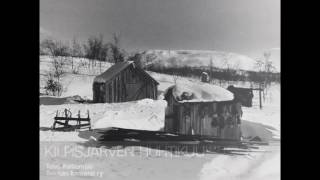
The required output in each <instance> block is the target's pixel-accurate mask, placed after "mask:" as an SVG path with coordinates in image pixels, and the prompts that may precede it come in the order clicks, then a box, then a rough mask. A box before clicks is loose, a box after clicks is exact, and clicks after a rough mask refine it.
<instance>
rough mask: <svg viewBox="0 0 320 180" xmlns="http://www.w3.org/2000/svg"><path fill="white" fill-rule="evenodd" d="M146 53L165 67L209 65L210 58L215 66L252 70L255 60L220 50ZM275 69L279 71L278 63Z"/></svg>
mask: <svg viewBox="0 0 320 180" xmlns="http://www.w3.org/2000/svg"><path fill="white" fill-rule="evenodd" d="M146 55H154V56H155V57H156V59H155V60H154V61H153V64H155V65H159V66H165V67H182V66H188V67H201V66H209V65H210V61H211V59H212V61H213V66H214V67H216V68H222V69H226V68H231V69H242V70H252V71H256V69H255V63H256V62H255V60H254V59H252V58H250V57H248V56H245V55H241V54H236V53H230V52H222V51H200V50H149V51H146ZM274 64H275V65H276V69H277V71H280V66H278V63H274Z"/></svg>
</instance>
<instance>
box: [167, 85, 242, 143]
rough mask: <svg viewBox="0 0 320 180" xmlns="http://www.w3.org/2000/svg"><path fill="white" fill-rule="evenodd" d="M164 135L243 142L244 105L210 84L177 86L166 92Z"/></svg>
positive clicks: (231, 95) (224, 90)
mask: <svg viewBox="0 0 320 180" xmlns="http://www.w3.org/2000/svg"><path fill="white" fill-rule="evenodd" d="M165 100H166V101H167V103H168V106H167V109H166V114H165V128H164V129H165V131H166V132H171V133H178V134H187V135H201V136H210V137H219V138H223V139H231V140H240V137H241V128H240V125H241V116H242V109H241V103H238V102H236V101H234V97H233V94H232V93H231V92H229V91H228V90H226V89H224V88H221V87H218V86H214V85H210V84H208V83H201V84H191V85H186V84H183V85H178V84H176V85H174V86H172V87H170V88H168V89H167V91H166V92H165Z"/></svg>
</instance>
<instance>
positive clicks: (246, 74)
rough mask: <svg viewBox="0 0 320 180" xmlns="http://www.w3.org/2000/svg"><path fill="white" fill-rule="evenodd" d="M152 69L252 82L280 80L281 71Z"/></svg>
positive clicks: (155, 67)
mask: <svg viewBox="0 0 320 180" xmlns="http://www.w3.org/2000/svg"><path fill="white" fill-rule="evenodd" d="M149 70H150V71H154V72H158V73H164V74H171V75H179V76H184V77H197V78H201V74H202V72H210V73H209V76H210V79H218V80H225V81H251V82H257V83H259V82H265V80H266V79H268V81H269V82H280V73H274V72H263V71H260V72H256V71H239V70H233V69H218V68H214V70H210V69H208V68H204V67H188V66H184V67H164V66H150V67H149Z"/></svg>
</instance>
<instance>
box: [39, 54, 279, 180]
mask: <svg viewBox="0 0 320 180" xmlns="http://www.w3.org/2000/svg"><path fill="white" fill-rule="evenodd" d="M52 61H53V60H52V58H51V57H49V56H40V77H39V78H40V81H39V82H40V93H42V95H40V107H39V108H40V150H41V152H42V153H45V154H42V155H40V177H41V179H57V176H59V179H64V178H65V179H81V178H82V177H81V175H79V176H76V175H73V176H72V175H70V174H68V173H66V172H65V174H63V171H62V172H61V174H52V175H48V174H50V172H48V169H51V170H52V171H53V172H54V173H57V172H60V171H59V170H61V169H64V170H66V168H65V167H64V166H66V167H67V166H68V165H69V166H71V165H72V164H77V165H79V164H90V165H91V166H92V167H91V166H90V168H91V170H94V171H95V173H96V174H95V175H94V176H93V177H94V178H99V175H100V174H103V178H104V179H149V178H152V179H164V178H167V179H280V84H278V83H273V84H272V85H271V86H270V87H269V89H268V94H267V95H266V97H265V98H264V101H263V108H262V109H260V108H259V102H258V97H259V96H258V94H255V95H254V99H253V107H251V108H246V107H243V117H242V124H241V130H242V135H243V137H246V138H253V137H256V136H259V137H260V138H261V139H262V140H263V141H268V142H269V145H267V146H259V148H258V149H253V150H251V151H244V152H239V154H238V155H235V154H232V153H231V154H224V153H217V152H210V153H204V154H202V153H192V154H188V153H183V154H175V153H173V152H164V150H161V152H157V153H152V152H153V150H152V149H148V148H147V147H133V148H134V149H132V147H125V148H121V147H118V148H117V147H115V148H114V149H107V150H108V153H109V154H108V155H109V156H108V157H105V156H103V155H101V154H100V155H96V156H94V155H93V156H91V155H88V156H84V157H81V158H77V157H73V156H71V155H69V156H58V157H56V156H55V155H53V156H54V157H51V156H52V154H49V155H48V154H46V153H48V152H46V149H47V148H48V147H50V146H54V147H55V148H58V149H59V148H60V149H64V148H66V147H69V148H70V147H78V148H80V149H81V150H82V151H93V152H95V151H101V149H103V148H104V147H97V146H96V145H95V142H96V140H97V139H98V138H99V134H98V133H94V131H91V132H88V131H87V132H86V131H71V132H59V131H52V130H51V129H50V128H51V127H52V124H53V121H54V120H53V118H54V117H55V115H56V111H57V110H60V111H62V110H64V109H65V108H67V109H70V111H71V112H72V113H73V114H77V112H78V111H80V112H81V113H83V116H85V115H86V114H85V113H86V112H87V111H89V112H90V117H91V127H92V129H93V130H94V129H104V128H111V127H118V128H126V129H140V130H154V131H162V129H163V127H164V118H165V107H166V105H167V102H166V101H165V100H163V98H164V97H163V94H164V92H165V91H166V89H167V88H168V87H170V86H172V85H174V83H175V82H174V81H177V82H176V83H179V84H181V86H182V87H183V86H184V87H196V86H199V85H201V84H203V83H202V82H200V79H196V78H186V77H178V78H174V77H173V76H171V75H168V74H160V73H155V72H150V71H149V72H148V73H149V74H150V75H151V76H152V77H153V78H154V79H156V80H157V81H158V82H159V83H160V84H159V86H158V100H152V99H142V100H138V101H133V102H124V103H111V104H109V103H98V104H90V103H78V102H76V101H74V98H73V97H74V96H80V97H81V98H82V99H85V100H87V101H90V100H92V96H93V95H92V83H93V79H94V77H95V76H96V75H98V74H100V73H102V72H103V71H104V70H106V69H108V68H109V67H111V66H112V63H108V62H102V64H101V66H100V65H96V66H94V67H89V68H88V67H87V65H88V64H89V61H88V60H87V59H84V58H71V57H66V58H65V59H64V61H65V62H67V63H66V65H65V66H64V68H65V71H66V73H65V74H64V75H63V77H62V78H61V83H62V84H63V90H62V93H61V96H60V97H56V96H48V95H43V94H44V89H43V87H44V86H45V79H46V76H45V74H46V73H47V72H48V71H50V67H51V64H52ZM71 61H73V66H74V67H76V69H77V73H74V72H73V71H72V68H71V67H70V66H71ZM229 84H233V85H236V86H237V85H238V86H247V87H248V86H249V85H250V84H248V83H246V82H225V83H224V84H222V88H226V87H227V86H228V85H229ZM207 86H210V84H207ZM88 144H89V145H88ZM61 151H62V150H61ZM124 152H125V153H124ZM128 152H129V153H128ZM50 153H51V152H50ZM117 153H120V155H114V154H117ZM123 153H124V154H123ZM126 153H128V154H129V155H128V154H126ZM110 154H111V155H110ZM121 154H122V155H121ZM182 164H183V166H180V165H182ZM62 167H63V168H62ZM59 168H61V169H59ZM70 168H71V169H72V168H74V169H73V170H75V171H79V169H77V168H76V167H72V166H71V167H70ZM142 169H143V171H142ZM67 172H69V171H67ZM99 173H100V174H99ZM87 176H90V175H87Z"/></svg>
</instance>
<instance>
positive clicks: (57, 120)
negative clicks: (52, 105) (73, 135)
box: [52, 109, 91, 131]
mask: <svg viewBox="0 0 320 180" xmlns="http://www.w3.org/2000/svg"><path fill="white" fill-rule="evenodd" d="M87 114H88V116H87V117H86V118H81V116H80V111H78V115H77V117H72V113H71V111H70V110H68V109H64V116H59V111H58V110H57V113H56V116H55V117H54V123H53V127H52V129H53V130H59V131H74V130H77V129H85V128H88V129H89V130H91V123H90V115H89V111H87ZM69 121H75V122H76V124H75V125H71V124H69ZM83 122H84V123H83ZM57 125H60V127H57Z"/></svg>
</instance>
